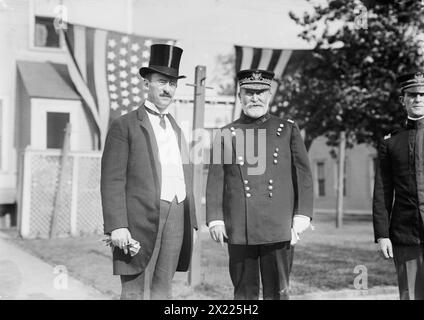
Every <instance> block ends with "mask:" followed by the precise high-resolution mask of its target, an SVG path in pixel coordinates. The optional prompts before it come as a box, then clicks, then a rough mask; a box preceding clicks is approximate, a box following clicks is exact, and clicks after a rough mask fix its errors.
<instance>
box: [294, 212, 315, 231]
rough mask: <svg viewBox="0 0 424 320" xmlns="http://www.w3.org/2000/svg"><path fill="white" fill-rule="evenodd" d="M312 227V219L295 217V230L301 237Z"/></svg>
mask: <svg viewBox="0 0 424 320" xmlns="http://www.w3.org/2000/svg"><path fill="white" fill-rule="evenodd" d="M310 226H311V218H309V217H307V216H301V215H295V216H294V217H293V229H294V231H295V232H296V233H297V234H298V235H299V234H301V233H302V232H304V231H305V230H306V229H308V228H309V227H310Z"/></svg>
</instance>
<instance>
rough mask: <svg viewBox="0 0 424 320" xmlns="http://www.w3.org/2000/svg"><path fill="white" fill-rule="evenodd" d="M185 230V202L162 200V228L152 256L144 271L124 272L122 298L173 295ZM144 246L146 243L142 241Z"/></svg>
mask: <svg viewBox="0 0 424 320" xmlns="http://www.w3.org/2000/svg"><path fill="white" fill-rule="evenodd" d="M183 233H184V202H181V203H177V201H176V200H175V199H174V200H173V201H172V202H168V201H163V200H161V202H160V219H159V229H158V234H157V238H156V243H155V248H154V250H153V254H152V257H151V258H150V261H149V263H148V265H147V267H146V269H145V270H144V272H142V273H140V274H136V275H123V276H121V285H122V293H121V299H123V300H127V299H131V300H133V299H136V300H149V299H152V300H167V299H172V278H173V277H174V274H175V271H176V270H177V265H178V259H179V256H180V251H181V246H182V242H183ZM140 245H141V246H143V244H142V243H141V244H140Z"/></svg>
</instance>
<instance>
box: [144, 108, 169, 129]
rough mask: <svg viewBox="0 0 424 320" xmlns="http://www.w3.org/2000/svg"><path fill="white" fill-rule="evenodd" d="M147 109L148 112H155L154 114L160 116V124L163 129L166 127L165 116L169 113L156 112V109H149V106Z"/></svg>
mask: <svg viewBox="0 0 424 320" xmlns="http://www.w3.org/2000/svg"><path fill="white" fill-rule="evenodd" d="M146 111H147V112H148V113H150V114H153V115H155V116H158V117H159V118H160V121H159V125H160V126H161V127H162V128H163V129H166V122H165V116H166V115H167V113H159V112H156V111H154V110H151V109H149V108H147V107H146Z"/></svg>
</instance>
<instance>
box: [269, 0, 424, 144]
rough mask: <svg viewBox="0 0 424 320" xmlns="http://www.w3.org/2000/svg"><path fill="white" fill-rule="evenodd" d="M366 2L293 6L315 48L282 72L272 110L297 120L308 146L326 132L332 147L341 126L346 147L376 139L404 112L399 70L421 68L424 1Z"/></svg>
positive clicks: (303, 35)
mask: <svg viewBox="0 0 424 320" xmlns="http://www.w3.org/2000/svg"><path fill="white" fill-rule="evenodd" d="M308 1H310V0H308ZM365 5H366V6H364V5H363V4H362V2H360V1H338V0H333V1H329V2H328V3H327V4H325V5H316V6H314V10H313V12H311V13H304V14H303V16H296V15H295V14H293V13H290V17H291V18H292V19H293V20H294V21H295V22H296V23H297V24H298V25H300V26H301V27H302V28H303V31H302V32H301V33H300V35H299V36H300V37H301V38H302V39H304V40H306V41H308V42H310V43H313V44H315V48H314V50H312V51H311V53H310V54H309V56H308V58H307V59H304V61H303V63H302V67H301V68H299V69H297V71H296V72H292V73H290V74H286V75H284V76H283V78H282V79H281V82H280V86H279V88H278V92H277V94H276V97H275V100H274V105H275V106H274V108H273V109H272V110H273V111H274V112H275V113H276V114H279V115H288V116H290V117H293V118H295V119H296V120H297V122H298V123H299V125H300V127H302V128H303V129H305V132H306V137H305V142H306V144H307V146H308V147H309V146H310V145H311V143H312V141H313V140H314V139H315V138H316V137H318V136H321V135H324V136H326V137H327V138H328V144H329V145H332V146H334V145H336V144H337V143H338V139H339V138H338V137H339V133H340V131H343V130H345V131H346V136H347V146H348V147H352V146H353V144H355V143H368V144H371V145H374V146H375V145H376V144H377V143H378V140H379V139H381V138H382V137H383V136H384V135H385V134H387V133H388V132H390V131H392V130H393V129H395V128H397V127H399V126H400V125H401V123H402V121H403V120H404V119H405V115H406V114H405V111H404V110H403V107H402V106H401V104H400V103H399V100H398V98H399V91H398V89H397V83H396V77H397V76H398V75H400V74H402V73H406V72H410V71H412V70H416V69H423V62H424V60H423V48H424V44H423V43H424V41H423V40H424V37H423V34H424V21H423V20H424V18H423V17H424V14H423V13H424V9H423V6H422V4H421V2H420V1H396V2H394V1H393V2H392V3H389V4H387V1H385V2H384V3H383V2H382V1H381V2H380V1H367V2H366V3H365Z"/></svg>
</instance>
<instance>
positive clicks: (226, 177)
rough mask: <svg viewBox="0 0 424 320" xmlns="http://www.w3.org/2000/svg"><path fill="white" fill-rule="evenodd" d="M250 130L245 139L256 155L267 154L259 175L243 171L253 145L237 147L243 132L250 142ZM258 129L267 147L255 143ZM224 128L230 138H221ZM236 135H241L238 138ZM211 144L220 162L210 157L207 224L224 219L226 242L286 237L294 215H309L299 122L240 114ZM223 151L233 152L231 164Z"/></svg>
mask: <svg viewBox="0 0 424 320" xmlns="http://www.w3.org/2000/svg"><path fill="white" fill-rule="evenodd" d="M249 129H250V132H254V139H253V141H252V139H250V141H251V142H254V149H255V155H256V154H257V153H258V150H259V152H265V154H261V155H259V156H263V157H264V158H265V159H266V163H265V164H266V167H265V168H264V172H263V173H262V174H259V175H257V174H250V175H249V172H248V169H249V168H253V167H255V166H256V165H252V164H251V163H249V162H251V161H248V160H249V152H250V153H252V152H253V150H248V149H249V147H246V148H244V149H246V150H242V149H243V148H240V147H239V143H238V142H240V141H243V140H244V138H243V136H244V137H245V139H246V140H245V141H246V142H247V144H249V134H248V132H249ZM261 129H262V130H261ZM261 131H262V134H264V136H265V138H266V149H261V146H260V145H259V146H258V135H259V137H260V136H261ZM225 132H226V133H228V132H229V133H230V136H231V138H230V139H227V138H226V137H225V134H226V133H225ZM239 136H240V137H241V140H237V139H239V138H238V137H239ZM228 141H230V142H228ZM245 141H243V142H245ZM214 145H217V146H220V148H221V149H220V150H221V163H213V162H214V160H213V162H212V164H211V165H210V167H209V174H208V181H207V190H206V218H207V223H209V222H210V221H213V220H223V221H224V223H225V227H226V231H227V235H228V237H229V238H228V242H229V243H231V244H248V245H256V244H267V243H276V242H282V241H290V240H291V227H292V220H293V215H294V214H302V215H306V216H309V217H312V203H313V190H312V189H313V186H312V176H311V170H310V166H309V159H308V154H307V151H306V148H305V145H304V143H303V140H302V137H301V135H300V132H299V129H298V127H297V126H296V125H295V124H294V122H293V121H292V120H282V119H280V118H278V117H276V116H273V115H270V114H266V115H264V116H262V117H261V118H259V119H252V118H249V117H247V116H245V115H244V114H243V115H242V116H241V118H239V119H238V120H236V121H235V122H233V123H231V124H229V125H227V126H225V127H224V128H222V135H221V136H217V138H216V140H215V143H214ZM262 147H264V146H262ZM250 149H252V148H250ZM226 151H229V152H230V153H232V161H231V163H224V160H225V159H223V158H224V156H225V152H226ZM215 152H216V150H213V153H215ZM212 158H213V156H212ZM215 162H216V159H215ZM226 162H227V161H226ZM251 173H252V172H251Z"/></svg>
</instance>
